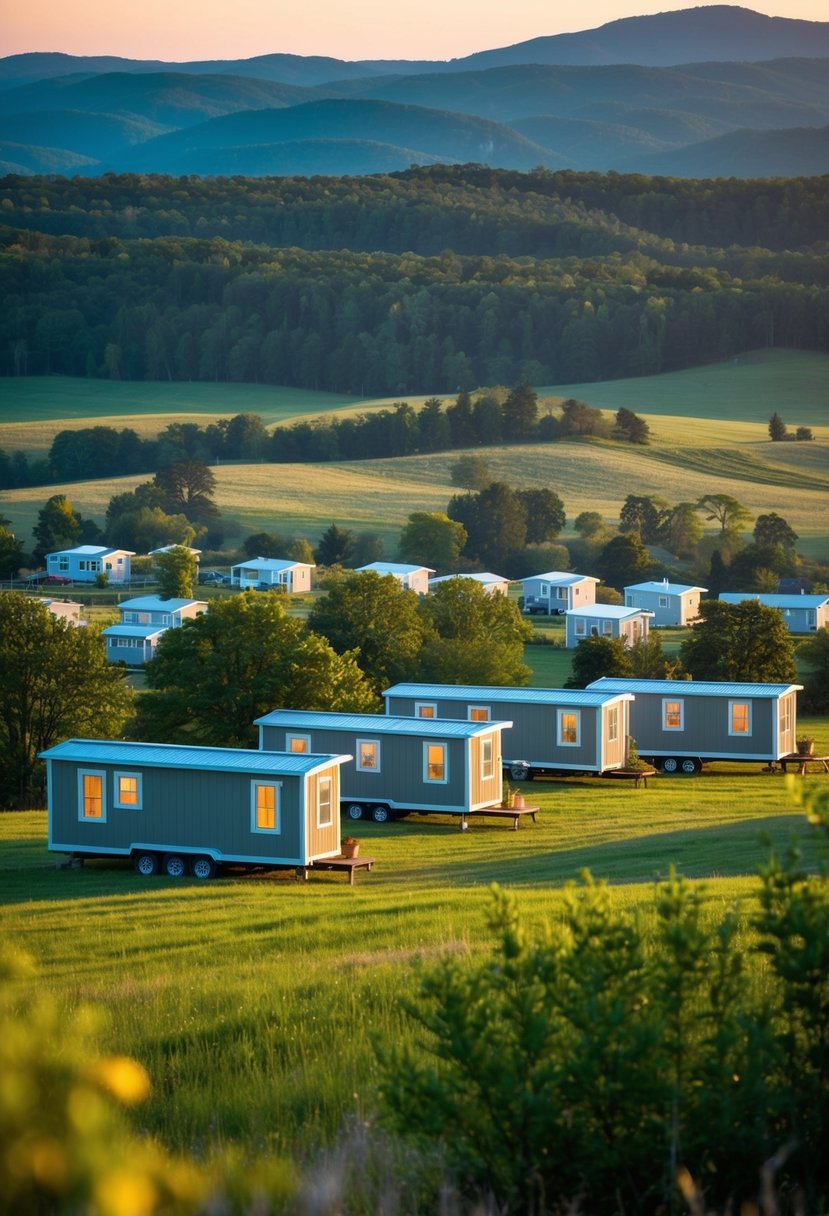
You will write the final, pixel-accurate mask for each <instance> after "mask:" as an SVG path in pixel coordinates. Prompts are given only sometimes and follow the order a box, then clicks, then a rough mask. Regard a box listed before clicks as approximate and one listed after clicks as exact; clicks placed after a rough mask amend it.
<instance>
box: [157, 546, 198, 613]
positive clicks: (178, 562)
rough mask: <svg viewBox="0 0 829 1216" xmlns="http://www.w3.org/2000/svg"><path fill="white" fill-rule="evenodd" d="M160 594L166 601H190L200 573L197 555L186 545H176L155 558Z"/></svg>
mask: <svg viewBox="0 0 829 1216" xmlns="http://www.w3.org/2000/svg"><path fill="white" fill-rule="evenodd" d="M155 568H156V571H157V573H158V594H159V595H160V596H161V597H162V598H163V599H166V600H173V599H185V600H186V599H190V598H191V597H192V595H193V587H194V585H195V582H196V574H197V573H198V563H197V562H196V558H195V555H194V554H192V553H191V552H190V550H189V548H187V547H186V546H185V545H175V546H174V547H173V548H172V549H168V550H167V552H166V553H158V554H156V558H155Z"/></svg>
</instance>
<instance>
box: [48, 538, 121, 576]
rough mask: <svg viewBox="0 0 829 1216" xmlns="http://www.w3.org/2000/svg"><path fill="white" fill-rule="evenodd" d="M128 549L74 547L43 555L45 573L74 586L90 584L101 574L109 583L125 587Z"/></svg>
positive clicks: (94, 546)
mask: <svg viewBox="0 0 829 1216" xmlns="http://www.w3.org/2000/svg"><path fill="white" fill-rule="evenodd" d="M133 557H135V554H134V553H132V552H130V551H129V550H128V549H111V548H109V547H108V546H106V545H76V546H75V547H74V548H73V549H56V550H55V552H54V553H47V554H46V573H47V575H54V576H57V577H59V578H68V579H71V580H72V582H75V583H94V582H95V580H96V579H97V577H98V575H99V574H105V575H106V577H107V579H108V581H109V582H110V583H129V581H130V558H133Z"/></svg>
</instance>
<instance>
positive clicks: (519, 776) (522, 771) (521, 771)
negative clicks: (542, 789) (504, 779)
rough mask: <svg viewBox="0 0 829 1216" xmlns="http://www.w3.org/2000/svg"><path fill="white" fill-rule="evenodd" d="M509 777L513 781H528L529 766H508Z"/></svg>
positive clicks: (529, 778)
mask: <svg viewBox="0 0 829 1216" xmlns="http://www.w3.org/2000/svg"><path fill="white" fill-rule="evenodd" d="M509 775H510V777H512V779H513V781H530V780H531V777H530V766H529V764H519V763H516V764H511V765H510V766H509Z"/></svg>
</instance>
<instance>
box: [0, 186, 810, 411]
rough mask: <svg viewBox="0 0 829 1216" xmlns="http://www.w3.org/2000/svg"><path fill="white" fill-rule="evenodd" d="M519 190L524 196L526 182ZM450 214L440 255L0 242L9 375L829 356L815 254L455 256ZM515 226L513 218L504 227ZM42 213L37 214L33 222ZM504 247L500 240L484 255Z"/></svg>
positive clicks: (398, 387)
mask: <svg viewBox="0 0 829 1216" xmlns="http://www.w3.org/2000/svg"><path fill="white" fill-rule="evenodd" d="M514 176H515V178H516V179H519V178H520V175H514ZM506 180H509V181H510V182H511V181H512V178H510V176H509V175H507V178H506ZM642 180H643V181H645V180H647V179H642ZM162 181H169V179H162ZM439 182H440V179H439V177H436V178H435V179H434V180H432V179H427V181H426V185H427V186H428V185H429V184H430V183H431V185H432V187H433V188H434V189H435V190H437V184H439ZM58 184H60V183H58ZM248 185H250V183H248ZM408 186H409V188H411V186H412V183H408ZM69 187H71V188H73V189H74V188H76V186H75V183H69V184H67V188H69ZM77 188H79V187H77ZM84 188H86V187H84ZM183 188H184V187H182V189H183ZM250 188H251V190H254V189H255V188H254V187H252V186H251V187H250ZM353 188H354V190H355V192H356V191H357V189H358V187H357V186H354V187H353ZM424 188H425V187H424ZM504 188H505V183H504V182H502V183H501V186H500V189H496V190H495V194H496V197H497V199H498V200H499V201H500V200H501V196H502V194H503V193H504ZM803 188H804V191H806V185H804V187H803ZM712 189H713V190H714V193H715V194H716V193H717V191H716V189H714V188H713V187H712ZM447 191H448V195H447V197H451V196H452V192H451V190H450V189H449V186H448V185H447ZM509 191H512V192H513V193H512V195H511V197H512V198H514V199H520V198H522V197H523V194H522V191H521V190H519V188H518V186H517V185H510V187H509ZM509 191H507V193H509ZM355 197H356V195H355ZM667 200H668V195H666V206H667ZM444 201H445V200H444ZM509 201H510V200H509V199H507V200H506V203H507V204H509ZM124 205H126V204H124ZM133 205H134V204H133ZM580 206H581V204H580ZM769 206H771V202H769ZM815 206H816V207H817V206H818V204H817V203H816V204H815ZM122 209H123V208H122ZM8 210H9V209H8V208H6V212H7V213H8ZM12 210H14V208H13V207H12ZM444 210H445V207H444ZM458 210H459V212H460V213H461V214H462V215H463V217H464V222H466V221H467V220H468V219H469V217H470V216H471V215H472V214H473V210H472V208H471V204H470V205H467V206H466V207H463V208H461V207H459V208H458ZM576 211H577V212H579V208H578V207H577V208H576ZM442 214H443V212H442V211H440V212H436V214H435V215H434V216H432V220H433V221H434V225H435V227H434V231H435V232H437V233H438V234H439V239H438V243H439V245H440V247H441V249H442V250H443V252H439V253H436V254H431V253H430V255H429V256H424V255H423V254H421V253H408V252H391V253H386V252H374V251H372V252H360V251H359V249H354V250H347V249H339V250H337V251H324V250H323V251H320V250H303V249H300V248H271V247H268V246H265V245H256V246H255V245H251V244H243V243H242V241H241V240H238V239H234V240H227V239H225V238H224V237H223V236H214V235H207V236H205V237H204V239H200V238H197V237H191V236H187V237H178V236H163V237H154V238H152V239H126V238H124V237H123V235H121V234H120V233H119V235H113V236H106V237H101V238H97V237H96V238H91V237H87V236H83V237H78V236H71V235H48V234H46V233H44V232H38V231H36V230H34V229H33V228H27V229H22V228H18V229H16V230H15V229H11V228H9V229H5V230H2V232H0V249H2V252H1V253H0V287H2V290H3V295H4V299H5V301H6V307H5V309H4V311H3V314H2V317H0V374H13V375H26V374H30V375H31V374H53V373H61V374H66V375H78V376H79V375H88V376H96V377H108V378H112V379H119V378H122V379H137V380H144V379H146V380H158V379H161V380H214V381H223V382H226V381H231V382H233V381H252V382H263V383H278V384H294V385H298V386H301V387H305V388H311V389H324V390H330V391H336V392H351V393H355V394H359V395H367V396H372V395H394V394H398V393H406V392H424V391H425V392H429V391H435V390H437V391H449V392H457V391H459V390H464V389H467V390H470V389H472V388H474V387H475V386H477V385H481V384H516V383H518V382H519V381H521V380H525V379H526V380H529V381H530V382H532V383H555V382H559V383H561V382H565V383H566V382H568V381H569V382H573V381H583V380H590V379H600V378H614V377H622V376H631V375H644V374H650V373H656V372H660V371H665V370H670V369H674V368H681V367H687V366H694V365H697V364H699V363H702V362H706V361H711V360H715V359H720V358H723V357H726V356H729V355H732V354H735V353H737V352H739V351H742V350H746V349H751V348H756V347H762V346H769V345H777V346H797V347H803V348H806V349H815V350H825V349H827V348H829V307H827V302H829V284H828V283H827V279H829V271H827V265H826V259H825V257H821V256H819V249H818V248H816V249H815V251H814V256H812V255H811V254H810V255H809V256H808V257H801V256H800V255H797V256H794V255H788V254H786V255H785V258H786V259H788V261H787V264H786V267H785V268H784V267H782V266H777V265H772V264H771V263H770V262H769V260H768V258H767V257H766V256H765V254H764V252H763V251H762V250H753V249H752V250H744V251H743V252H742V253H741V254H740V257H739V259H738V261H737V262H733V261H732V262H724V261H723V260H722V259H719V260H718V259H717V258H714V257H709V255H708V252H707V251H703V252H702V253H701V252H700V251H699V250H697V251H694V250H689V251H686V252H683V253H682V257H677V255H676V251H675V249H674V248H673V247H671V249H663V248H662V247H661V246H660V247H657V246H659V242H658V241H650V242H648V241H647V240H643V239H639V237H638V236H637V237H636V239H635V240H633V241H632V242H631V243H630V245H629V247H627V248H624V249H622V248H618V247H615V246H614V245H613V243H612V242H611V243H610V244H608V241H607V240H606V239H605V238H604V237H603V238H602V240H600V241H599V240H597V241H596V242H595V244H594V247H593V248H592V249H590V250H586V249H584V248H579V249H577V250H576V252H575V253H571V252H569V251H568V250H566V249H565V250H547V249H542V250H541V252H540V253H539V251H538V250H537V249H536V248H535V247H533V246H532V245H530V246H528V247H521V249H520V251H519V252H518V253H513V252H512V251H511V250H510V253H509V255H507V254H505V253H498V254H497V256H492V255H491V254H490V253H486V254H484V253H480V252H472V253H469V254H463V255H462V254H459V253H458V252H456V251H454V250H452V249H451V248H450V247H449V245H448V244H447V242H451V239H452V234H451V233H448V234H447V233H445V232H443V231H442V230H441V228H440V223H439V221H440V218H441V216H442ZM474 214H477V212H474ZM542 214H545V213H544V212H543V211H542ZM509 215H510V206H509V205H506V206H505V208H504V215H503V216H501V218H500V220H499V221H498V222H499V223H502V224H507V225H508V223H509ZM40 218H41V212H39V211H37V212H32V213H31V215H30V217H29V222H31V223H32V224H36V223H37V222H38V221H39V219H40ZM592 222H593V221H592V218H590V217H589V216H588V217H587V218H586V219H584V223H586V224H587V225H588V227H589V226H590V224H592ZM545 225H546V228H547V229H548V230H549V231H552V232H555V231H558V226H559V221H558V220H556V219H555V217H550V216H546V218H545ZM205 227H206V230H207V232H208V233H209V232H210V228H211V224H210V222H209V221H207V222H206V224H205ZM606 227H607V229H608V231H609V232H611V233H612V232H613V231H614V229H615V230H618V228H619V221H618V220H617V219H614V220H613V221H612V222H611V221H609V220H608V221H607V224H606ZM602 231H603V232H604V228H602ZM254 232H255V230H254ZM250 235H253V234H250ZM342 235H343V236H347V234H346V233H344V234H342ZM246 239H249V234H246ZM512 244H513V242H511V240H510V239H509V238H508V237H507V236H505V235H504V234H501V233H499V232H497V231H496V232H492V233H490V234H489V236H488V238H487V241H486V242H484V247H485V248H486V249H487V250H493V249H494V250H502V249H510V247H511V245H512ZM378 248H382V242H378V243H375V244H373V245H372V249H373V250H376V249H378ZM776 256H777V255H775V257H776ZM781 256H784V255H781Z"/></svg>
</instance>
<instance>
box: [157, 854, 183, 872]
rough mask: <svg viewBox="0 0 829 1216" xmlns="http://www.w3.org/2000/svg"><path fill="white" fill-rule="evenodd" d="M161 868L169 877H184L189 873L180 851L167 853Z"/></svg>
mask: <svg viewBox="0 0 829 1216" xmlns="http://www.w3.org/2000/svg"><path fill="white" fill-rule="evenodd" d="M161 868H162V870H163V871H164V873H165V874H166V875H167V877H168V878H183V877H184V875H185V874H186V873H187V866H186V864H185V861H184V858H183V857H180V856H179V854H178V853H165V855H164V860H163V861H162V863H161Z"/></svg>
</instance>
